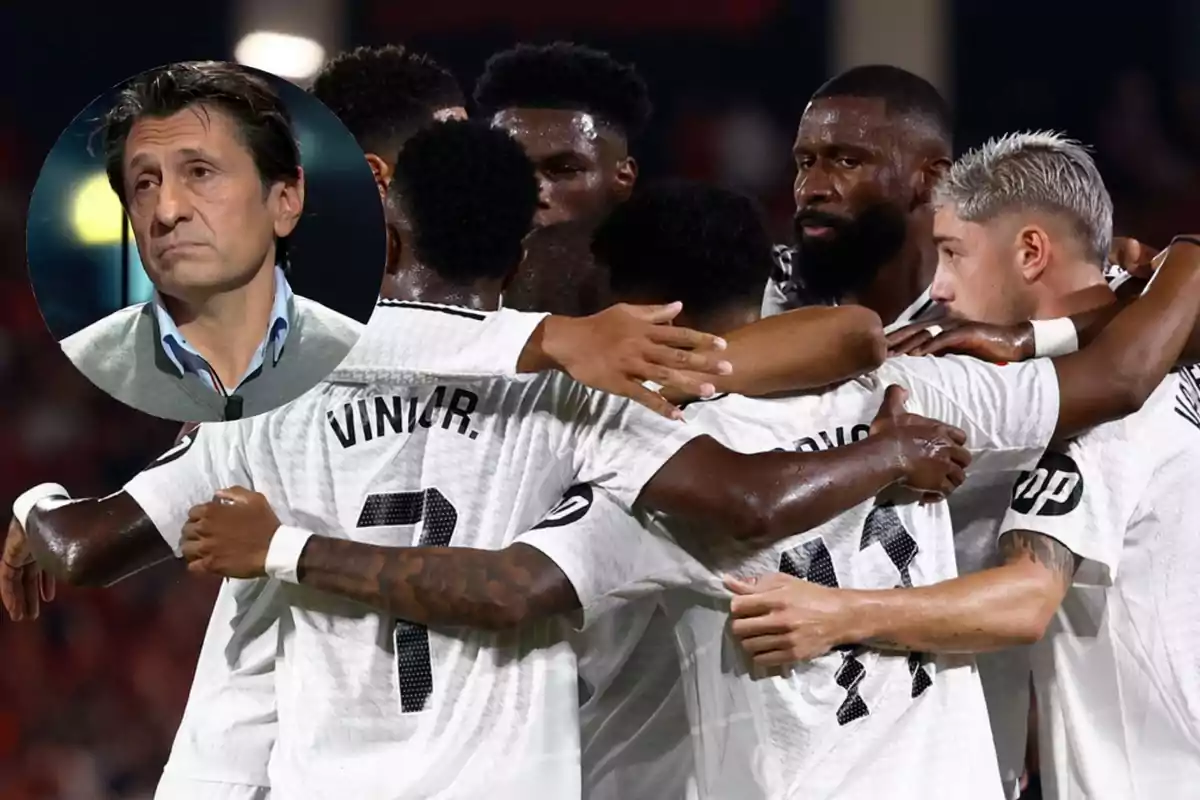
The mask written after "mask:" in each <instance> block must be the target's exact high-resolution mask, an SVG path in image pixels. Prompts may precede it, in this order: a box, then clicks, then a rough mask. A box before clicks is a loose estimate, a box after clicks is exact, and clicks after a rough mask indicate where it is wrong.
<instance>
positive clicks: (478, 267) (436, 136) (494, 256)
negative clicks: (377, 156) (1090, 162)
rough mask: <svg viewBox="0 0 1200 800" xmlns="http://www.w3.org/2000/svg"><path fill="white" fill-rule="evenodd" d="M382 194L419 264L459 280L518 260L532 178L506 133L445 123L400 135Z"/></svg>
mask: <svg viewBox="0 0 1200 800" xmlns="http://www.w3.org/2000/svg"><path fill="white" fill-rule="evenodd" d="M388 194H389V200H390V201H391V202H392V203H395V204H396V205H397V207H398V208H399V209H400V210H401V212H402V213H403V214H404V216H405V217H406V218H407V220H408V222H409V224H410V226H411V228H412V233H413V248H414V249H415V251H416V254H417V258H418V259H419V260H420V262H421V263H422V264H423V265H425V266H427V267H429V268H430V269H432V270H433V271H434V272H436V273H437V274H438V275H440V276H442V277H443V278H445V279H447V280H449V281H452V282H454V283H456V284H460V285H462V284H467V283H471V282H473V281H476V280H479V279H500V278H503V277H505V276H507V275H509V274H510V273H512V272H513V271H514V270H515V269H516V268H517V267H518V266H519V265H520V263H521V258H522V256H523V255H524V245H523V242H522V240H523V239H524V238H525V236H526V234H528V233H529V231H530V229H531V228H532V227H533V215H534V213H535V212H536V211H537V204H538V183H537V178H536V177H535V176H534V169H533V162H531V161H530V160H529V157H528V156H527V155H525V151H524V150H523V149H522V148H521V145H519V144H518V143H517V142H516V140H515V139H513V138H512V137H511V136H509V135H508V134H506V133H504V132H503V131H501V130H498V129H495V128H491V127H489V126H488V125H486V124H484V123H481V122H473V121H457V120H452V121H448V122H442V123H434V124H433V125H430V126H429V127H427V128H424V129H423V130H421V131H419V132H418V133H416V134H415V135H414V136H413V137H412V138H411V139H409V140H408V144H406V145H405V146H404V149H403V150H401V151H400V155H399V156H398V157H397V158H396V172H395V176H394V177H393V179H392V183H391V185H390V187H389V188H388Z"/></svg>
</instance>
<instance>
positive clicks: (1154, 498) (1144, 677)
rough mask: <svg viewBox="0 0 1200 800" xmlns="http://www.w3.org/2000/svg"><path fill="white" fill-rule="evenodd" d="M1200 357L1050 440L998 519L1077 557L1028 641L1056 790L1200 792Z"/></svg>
mask: <svg viewBox="0 0 1200 800" xmlns="http://www.w3.org/2000/svg"><path fill="white" fill-rule="evenodd" d="M1197 476H1200V367H1191V368H1188V369H1183V370H1179V371H1176V372H1175V373H1173V374H1171V375H1169V376H1168V377H1167V379H1166V380H1165V381H1164V382H1163V383H1162V384H1161V385H1160V386H1159V387H1158V389H1157V390H1156V391H1155V392H1154V394H1153V395H1152V396H1151V397H1150V399H1149V400H1148V401H1147V402H1146V404H1145V405H1144V406H1143V407H1142V409H1141V411H1139V412H1137V413H1136V414H1133V415H1131V416H1129V417H1126V418H1125V419H1122V420H1118V421H1116V422H1111V423H1108V424H1106V425H1101V426H1099V427H1097V428H1094V429H1093V430H1091V431H1089V432H1088V433H1086V434H1085V435H1083V436H1080V437H1079V438H1078V439H1075V440H1074V441H1072V442H1071V443H1070V445H1069V446H1067V447H1066V448H1059V449H1056V450H1052V451H1050V452H1047V453H1046V455H1045V457H1044V458H1043V459H1042V461H1041V462H1040V463H1039V464H1038V465H1037V468H1036V469H1033V470H1030V471H1029V472H1027V473H1026V474H1025V475H1023V476H1022V478H1021V480H1019V481H1018V482H1017V484H1016V487H1015V489H1014V490H1013V494H1012V502H1011V506H1010V508H1009V512H1008V516H1007V517H1006V518H1005V520H1004V525H1003V530H1030V531H1036V532H1037V533H1041V534H1044V535H1046V536H1051V537H1053V538H1055V539H1057V540H1058V541H1060V542H1062V543H1063V544H1064V545H1066V546H1067V547H1068V548H1070V549H1071V551H1072V552H1074V553H1075V554H1076V555H1077V556H1079V557H1080V558H1081V559H1082V561H1081V564H1080V567H1079V570H1078V571H1077V572H1076V575H1075V585H1074V586H1073V587H1072V589H1071V590H1070V591H1069V592H1068V593H1067V596H1066V597H1065V598H1064V600H1063V603H1062V606H1061V607H1060V608H1059V610H1058V612H1057V614H1056V616H1055V619H1054V620H1053V622H1052V623H1051V625H1050V627H1049V629H1048V630H1047V632H1046V636H1045V637H1044V638H1043V639H1042V641H1040V642H1039V643H1038V644H1037V645H1035V646H1034V648H1033V674H1034V681H1035V686H1036V690H1037V697H1038V722H1039V726H1040V731H1041V732H1040V737H1039V738H1040V745H1041V749H1042V759H1041V764H1042V786H1043V791H1045V792H1046V797H1048V798H1058V799H1059V800H1118V799H1119V800H1184V799H1185V798H1193V797H1197V796H1200V611H1197V609H1200V589H1197V585H1198V584H1197V575H1200V522H1198V520H1200V483H1197Z"/></svg>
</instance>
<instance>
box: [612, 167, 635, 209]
mask: <svg viewBox="0 0 1200 800" xmlns="http://www.w3.org/2000/svg"><path fill="white" fill-rule="evenodd" d="M637 176H638V165H637V161H635V160H634V159H633V157H632V156H626V157H625V158H622V159H621V160H620V161H618V162H617V170H616V172H615V173H614V174H613V197H614V198H615V199H616V201H617V202H618V203H623V202H625V201H626V200H628V199H629V196H630V195H631V194H633V186H634V184H636V183H637Z"/></svg>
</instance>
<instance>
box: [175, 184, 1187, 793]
mask: <svg viewBox="0 0 1200 800" xmlns="http://www.w3.org/2000/svg"><path fill="white" fill-rule="evenodd" d="M767 241H768V240H767V239H766V236H765V233H763V230H762V225H761V221H760V220H759V219H758V218H757V217H756V216H755V214H754V212H753V208H752V207H751V206H750V204H749V203H747V202H745V201H744V200H740V198H736V197H734V198H733V199H730V197H729V196H728V195H727V194H725V193H722V192H720V191H719V190H714V189H707V188H701V189H696V188H684V189H679V188H668V189H663V190H655V191H648V192H644V193H641V194H640V195H635V196H634V198H633V199H631V200H630V201H629V202H628V203H626V204H624V205H623V206H622V207H621V208H619V209H618V210H616V211H615V212H614V213H613V214H612V216H611V217H610V218H609V220H608V221H607V222H606V223H605V224H604V225H603V226H602V227H601V229H600V231H599V232H598V235H597V242H596V248H597V254H598V255H599V256H600V257H601V259H602V260H603V261H604V262H605V263H606V264H607V265H608V267H609V268H610V270H611V272H612V278H613V281H614V289H615V290H616V291H617V292H618V293H619V294H620V295H621V296H625V297H629V298H630V299H638V300H649V299H652V298H654V297H661V296H663V295H664V294H666V293H671V292H675V291H678V290H679V287H680V281H681V278H682V277H685V276H686V277H687V278H688V279H689V280H688V281H686V282H685V283H686V286H687V299H686V302H687V304H688V305H687V308H689V309H692V308H695V309H698V311H697V317H689V318H688V319H689V321H690V322H691V323H693V324H698V325H702V326H706V327H711V328H712V329H714V330H721V329H722V325H723V324H725V325H730V324H741V323H742V322H744V321H745V319H746V318H748V317H753V316H754V314H755V313H757V309H758V301H759V299H760V298H761V292H762V289H763V285H764V283H765V280H766V277H767V271H768V269H769V264H768V257H767V255H768V244H767ZM738 254H743V255H742V257H741V258H739V257H738ZM1174 256H1175V257H1174V258H1171V259H1168V262H1167V264H1166V265H1165V266H1164V267H1163V269H1162V271H1161V272H1160V274H1159V275H1158V279H1157V281H1158V282H1157V285H1156V286H1155V287H1153V288H1152V289H1151V291H1150V292H1149V293H1148V294H1147V295H1146V297H1145V298H1144V299H1143V300H1141V301H1139V302H1138V303H1136V304H1135V305H1134V306H1133V307H1130V308H1128V309H1126V310H1124V311H1123V312H1122V314H1121V315H1120V316H1119V317H1118V318H1117V319H1116V320H1115V321H1114V322H1112V323H1111V325H1110V326H1109V328H1108V329H1106V330H1105V331H1104V332H1103V333H1101V334H1100V335H1099V336H1098V337H1097V338H1096V340H1095V341H1094V342H1093V343H1092V344H1091V345H1090V346H1089V347H1087V348H1085V349H1084V350H1082V351H1080V352H1079V353H1077V354H1074V355H1071V356H1067V357H1064V358H1061V359H1056V360H1054V361H1053V362H1051V361H1048V360H1038V361H1034V362H1030V363H1027V364H1023V365H1013V366H1008V367H993V366H990V365H986V364H983V363H982V362H976V361H974V360H971V359H961V358H960V359H930V358H926V359H912V358H907V359H898V360H896V361H895V362H889V364H887V365H885V366H884V367H883V368H881V369H880V370H879V372H878V373H877V374H876V375H875V376H873V377H872V378H871V379H870V380H865V381H858V382H853V383H850V384H846V385H844V386H842V387H840V388H838V389H835V390H833V391H830V392H826V393H824V394H821V395H812V394H809V395H803V396H795V397H790V398H780V399H774V400H751V399H748V398H744V397H738V396H734V395H727V396H725V397H722V398H720V399H716V400H713V401H710V402H702V403H696V404H693V405H692V406H689V408H688V418H689V424H699V425H702V426H703V427H704V429H706V430H709V431H713V432H715V434H716V435H717V436H719V437H720V438H721V439H723V440H724V441H726V442H729V443H730V444H732V445H734V446H735V447H736V448H737V449H739V450H742V451H743V452H758V451H764V450H770V449H779V448H787V449H793V448H794V449H797V450H801V451H810V452H816V453H819V454H820V455H824V456H829V457H838V456H839V455H845V454H846V453H847V452H848V451H853V450H854V449H856V448H857V447H858V446H859V445H861V444H862V443H863V442H858V443H857V444H846V445H845V446H841V447H839V446H837V445H838V444H840V443H848V442H854V441H856V440H858V439H860V438H861V437H863V436H867V434H868V432H869V431H870V429H871V428H872V427H873V425H878V424H879V423H880V421H881V419H887V418H888V417H892V418H895V417H896V416H898V415H900V413H901V412H900V410H899V408H898V406H899V403H898V400H899V395H898V393H897V392H896V390H895V389H894V388H889V384H892V383H898V384H900V385H902V386H905V387H907V389H908V391H909V392H910V397H911V398H912V399H913V400H915V403H914V405H917V404H919V407H920V408H921V409H922V410H925V409H932V410H936V412H937V413H939V414H940V415H942V416H944V417H945V418H947V419H951V420H953V421H955V422H961V424H962V425H963V426H964V427H965V429H966V430H967V433H968V443H969V445H970V446H971V448H972V450H973V452H974V454H975V455H976V460H975V461H974V462H973V465H972V466H973V469H975V470H980V471H983V472H989V471H1007V470H1011V469H1013V468H1014V465H1016V464H1026V465H1028V466H1031V467H1032V466H1033V465H1034V464H1035V463H1036V462H1037V460H1038V458H1039V457H1040V456H1041V453H1042V451H1043V449H1044V447H1045V445H1046V444H1047V442H1049V441H1050V439H1051V437H1052V436H1054V435H1057V436H1065V435H1069V434H1071V433H1074V432H1077V431H1079V430H1081V429H1083V428H1086V427H1088V426H1090V425H1092V424H1093V423H1095V422H1097V421H1101V420H1104V419H1108V418H1112V417H1115V416H1119V415H1120V414H1121V413H1123V412H1125V411H1126V410H1127V409H1130V408H1132V407H1134V406H1136V405H1138V403H1140V402H1141V401H1142V400H1144V399H1145V397H1146V395H1147V394H1148V393H1149V391H1150V388H1151V387H1150V386H1149V385H1148V383H1147V381H1148V380H1151V379H1153V378H1155V377H1157V376H1158V375H1164V374H1166V371H1167V369H1168V367H1169V365H1170V363H1172V361H1173V359H1174V357H1175V356H1177V355H1178V353H1179V350H1180V348H1181V346H1182V344H1183V342H1184V341H1185V339H1186V338H1187V336H1186V333H1187V331H1190V330H1192V329H1193V328H1194V326H1195V322H1196V317H1197V312H1198V311H1200V297H1198V296H1196V295H1194V294H1188V295H1187V296H1185V295H1184V294H1181V293H1193V292H1195V291H1196V289H1197V288H1198V287H1200V251H1195V252H1190V253H1189V252H1188V251H1187V250H1186V249H1184V250H1179V251H1174ZM731 267H737V268H738V269H737V270H736V272H735V271H734V270H733V269H731ZM697 278H700V279H697ZM1160 323H1161V327H1160ZM1101 363H1103V364H1104V365H1105V366H1106V367H1107V369H1103V370H1102V369H1098V366H1097V365H1098V364H1101ZM1155 373H1157V374H1155ZM1148 376H1149V377H1148ZM881 401H882V405H883V414H881V415H876V409H877V408H878V407H879V406H880V404H881ZM873 417H874V419H873ZM869 440H870V437H868V439H867V441H869ZM666 469H670V466H668V467H667V468H666ZM660 474H661V473H660ZM652 486H653V482H652V483H651V487H652ZM712 486H714V487H715V488H720V487H721V482H716V483H714V484H712ZM722 491H723V490H722ZM579 497H580V498H581V499H580V500H579V501H578V502H576V503H573V504H570V505H566V504H565V505H564V506H563V507H560V508H559V509H557V510H556V513H555V514H553V515H552V516H551V517H550V518H549V519H547V520H546V521H545V522H543V523H542V524H541V525H539V526H537V527H535V528H534V529H533V530H531V531H529V532H527V533H525V534H523V535H521V536H519V537H518V538H517V539H516V542H515V543H513V544H511V545H509V546H507V547H505V548H503V549H499V550H496V549H470V550H463V549H460V548H450V549H441V548H424V547H418V548H406V547H395V546H392V547H389V546H387V545H386V544H383V543H380V544H371V543H368V542H357V541H356V542H351V541H345V540H344V539H343V538H342V537H336V536H325V537H312V538H309V539H308V540H307V544H306V545H305V548H304V550H303V551H302V553H301V556H300V571H299V573H298V575H297V580H298V582H299V583H300V584H301V585H306V584H307V585H309V586H312V587H321V588H324V589H327V590H329V591H333V592H336V593H339V594H342V595H344V596H347V597H351V598H355V599H358V600H360V601H363V602H367V603H369V604H371V605H374V606H376V607H382V608H386V609H388V610H389V611H390V612H391V613H394V614H396V615H397V616H399V617H401V618H404V619H408V620H411V621H415V622H421V623H425V624H429V625H431V626H439V625H447V626H454V625H469V626H474V627H478V628H483V629H488V630H495V629H506V628H509V627H512V626H515V625H535V627H534V628H533V630H539V629H540V628H537V627H536V624H537V623H538V621H539V620H540V619H541V618H543V617H545V616H546V615H550V614H555V613H567V612H572V611H580V610H581V611H582V622H583V623H584V624H585V625H586V624H587V623H588V622H589V621H590V620H591V619H592V618H595V617H596V616H597V615H601V614H603V613H604V612H605V611H606V609H607V608H608V606H609V605H610V604H611V602H612V601H613V599H614V598H616V599H621V598H629V597H636V596H639V595H641V594H644V593H646V592H648V591H658V590H661V589H664V588H673V587H674V588H673V590H672V591H671V592H669V593H668V594H667V595H666V596H665V598H664V600H663V602H664V605H665V606H666V607H667V608H668V609H669V611H670V614H671V617H672V620H673V622H674V630H675V638H676V642H677V644H678V646H679V653H680V658H681V661H682V664H683V672H684V675H685V682H684V692H685V699H686V701H687V704H688V713H689V714H690V715H691V717H692V725H693V730H694V731H695V732H696V734H697V735H696V737H695V741H694V751H693V752H694V755H695V757H696V764H697V768H698V775H697V781H698V785H697V789H698V791H699V796H701V797H720V798H724V797H739V798H751V797H772V798H777V797H797V798H800V797H803V798H810V797H813V798H825V797H838V798H855V797H874V796H877V794H878V792H879V790H880V787H881V786H886V787H887V789H888V791H889V792H890V793H892V794H899V795H900V796H913V797H918V796H919V797H922V798H925V797H929V796H931V795H932V796H933V797H946V798H960V797H999V796H1000V794H1001V790H1000V785H999V780H998V776H997V773H996V769H995V766H994V764H995V760H994V751H993V749H992V742H991V737H990V730H989V728H988V722H987V715H986V710H985V709H984V706H983V699H982V694H981V692H980V687H979V684H978V680H977V678H976V676H975V674H974V669H973V664H972V660H971V659H970V658H969V657H965V658H964V657H954V656H937V657H923V656H919V655H916V656H906V655H888V654H886V653H882V652H879V651H876V650H869V649H866V648H863V647H849V648H846V649H843V650H841V651H840V652H837V653H834V654H831V655H828V656H825V657H823V658H821V659H817V660H816V661H814V662H813V663H811V664H806V665H802V666H800V667H799V668H798V669H797V670H796V672H794V673H792V674H790V675H787V676H781V675H777V676H773V677H764V678H760V679H757V680H755V679H751V677H750V676H749V675H748V674H747V672H746V669H745V667H744V666H742V665H741V664H740V663H739V660H738V659H737V658H736V657H735V656H734V654H733V652H732V651H731V650H730V646H731V641H730V640H729V639H728V637H727V633H726V629H727V625H728V617H727V613H728V607H727V605H726V603H725V601H724V600H723V599H718V598H716V597H714V596H713V594H714V587H716V586H718V585H719V583H720V576H721V575H732V576H734V577H735V578H741V579H748V578H752V577H753V576H756V575H761V574H764V573H767V572H770V571H774V570H782V571H785V572H788V573H790V574H792V575H794V576H797V577H804V578H806V579H807V580H808V581H811V582H814V583H821V584H824V585H826V586H838V585H849V586H857V587H872V588H882V587H888V586H892V585H894V584H896V583H903V584H905V585H925V584H930V583H935V582H937V581H938V580H940V579H942V578H945V577H951V576H953V575H955V572H956V568H955V564H954V550H953V543H952V541H951V530H950V524H949V517H948V515H947V512H946V509H945V506H944V504H941V503H928V504H918V503H915V502H913V501H912V499H911V498H904V497H903V496H897V495H894V494H892V495H888V496H881V497H879V498H875V497H871V498H869V499H865V500H864V501H863V502H862V503H860V504H858V505H856V506H855V507H854V508H853V509H852V510H851V511H849V512H848V513H846V514H842V515H840V516H838V517H836V518H835V519H833V520H832V521H830V522H829V523H827V524H825V525H822V526H820V527H818V528H816V529H814V530H812V531H809V532H808V533H804V534H800V535H796V536H792V537H788V538H786V539H784V540H783V541H782V542H780V543H779V544H778V545H775V546H768V547H765V548H755V547H750V548H747V547H746V546H745V545H744V544H742V545H739V546H736V547H734V546H731V545H730V543H729V542H728V541H727V540H723V539H721V538H720V537H713V536H711V533H710V535H709V536H707V537H706V536H704V528H709V527H711V526H708V525H705V526H702V527H701V528H699V529H698V528H695V527H693V526H692V525H687V524H685V523H684V522H683V521H682V520H681V519H679V518H678V517H676V518H673V519H670V526H669V527H670V533H664V532H663V531H662V530H661V529H658V528H657V527H655V526H653V525H652V527H651V530H652V531H654V533H653V534H652V533H649V532H647V530H644V529H643V528H642V527H641V525H639V524H635V523H634V522H633V520H632V518H630V517H628V516H620V515H618V516H617V517H616V518H614V517H613V516H612V515H607V514H604V515H601V516H597V513H598V512H599V511H602V509H603V508H604V506H602V505H601V500H602V499H603V502H604V503H611V502H612V500H613V499H612V498H611V497H610V494H606V493H603V492H602V491H596V492H594V497H595V502H588V501H587V498H586V497H584V496H583V495H582V494H581V495H580V496H579ZM221 499H222V500H225V501H227V502H229V503H232V505H229V506H226V505H224V504H223V503H221V502H217V503H208V504H206V505H205V506H204V507H203V508H202V509H199V510H197V512H196V514H195V515H194V517H193V520H192V521H191V522H189V525H188V529H187V532H186V533H185V542H186V544H185V547H186V549H187V550H188V558H189V560H190V562H191V564H192V565H193V566H194V567H195V568H197V569H200V570H202V571H207V570H213V571H216V572H218V573H219V574H225V575H242V574H259V572H260V571H261V570H262V569H263V566H262V565H263V564H264V563H266V562H268V561H269V558H268V556H267V555H266V554H267V553H269V552H270V550H271V549H272V548H274V546H275V545H274V542H275V537H276V536H278V534H277V533H275V531H276V529H277V528H278V529H279V530H286V523H285V526H284V527H283V528H280V527H279V518H278V517H277V516H276V513H277V512H281V511H282V512H284V514H285V516H286V510H285V509H280V508H279V507H278V506H275V511H272V505H273V504H270V503H269V502H268V501H267V500H266V499H264V498H262V497H257V498H256V497H254V496H251V495H248V494H246V493H244V492H240V491H235V492H232V493H222V495H221ZM618 499H619V498H618ZM643 499H649V496H648V495H643ZM572 506H573V508H572ZM693 519H695V518H693ZM621 520H624V521H625V524H624V525H621V524H618V523H619V522H620V521H621ZM685 549H686V552H685ZM364 573H366V574H371V575H372V576H373V577H372V579H370V580H363V578H362V576H363V574H364ZM732 585H734V586H736V587H738V588H739V591H748V590H750V588H751V584H747V583H744V582H742V581H739V580H734V581H732ZM674 589H678V591H675V590H674ZM612 735H613V736H617V734H616V733H613V734H612ZM672 744H674V743H672ZM650 757H653V755H651V756H650ZM642 777H643V778H644V777H645V776H642ZM633 779H634V780H639V778H638V777H637V776H634V777H633ZM643 785H645V784H643Z"/></svg>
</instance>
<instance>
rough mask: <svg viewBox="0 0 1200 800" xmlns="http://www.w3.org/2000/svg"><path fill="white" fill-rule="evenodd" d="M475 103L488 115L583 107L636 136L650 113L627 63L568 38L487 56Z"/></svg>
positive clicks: (646, 95) (634, 72)
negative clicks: (572, 41)
mask: <svg viewBox="0 0 1200 800" xmlns="http://www.w3.org/2000/svg"><path fill="white" fill-rule="evenodd" d="M475 103H476V105H477V106H478V108H479V111H480V112H481V113H482V114H483V116H485V117H487V118H490V117H491V116H493V115H494V114H495V113H496V112H498V111H501V110H503V109H506V108H553V109H566V110H570V111H585V112H587V113H590V114H593V115H594V116H596V117H597V118H599V120H600V121H601V122H603V123H607V124H608V125H609V126H610V127H613V128H614V129H616V130H617V131H618V132H620V133H621V134H622V135H623V136H624V137H625V139H626V140H630V139H634V138H636V137H637V136H638V134H640V133H641V132H642V131H643V129H645V127H646V123H647V122H648V121H649V120H650V114H651V111H652V108H651V105H650V93H649V90H648V89H647V88H646V82H645V81H644V80H642V77H641V76H640V75H639V74H638V72H637V70H636V69H635V68H634V67H633V66H632V65H629V64H622V63H620V62H618V61H616V60H615V59H613V57H612V56H610V55H609V54H608V53H605V52H603V51H600V50H596V49H594V48H591V47H587V46H585V45H580V44H574V43H571V42H554V43H553V44H548V45H532V44H519V45H517V46H516V47H514V48H512V49H511V50H505V51H503V52H500V53H496V54H495V55H493V56H492V57H491V58H489V59H488V61H487V64H486V65H485V66H484V69H483V74H482V75H481V76H480V77H479V80H478V81H477V82H476V84H475Z"/></svg>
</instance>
